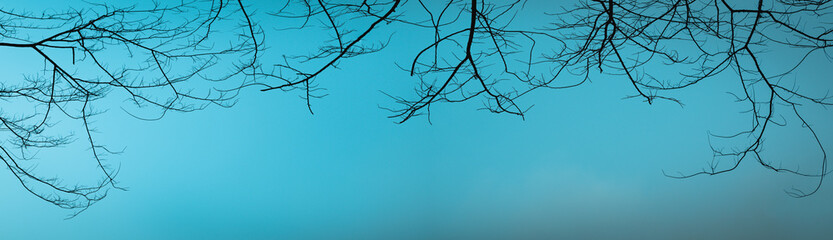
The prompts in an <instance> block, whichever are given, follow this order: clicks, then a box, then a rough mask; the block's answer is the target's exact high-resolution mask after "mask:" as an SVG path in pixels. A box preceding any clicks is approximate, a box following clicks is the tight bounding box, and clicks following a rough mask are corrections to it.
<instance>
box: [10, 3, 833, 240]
mask: <svg viewBox="0 0 833 240" xmlns="http://www.w3.org/2000/svg"><path fill="white" fill-rule="evenodd" d="M259 4H262V3H259ZM542 4H543V5H541V6H539V5H532V6H528V8H529V9H539V8H541V7H543V8H554V6H546V4H544V3H542ZM261 14H262V12H261ZM264 21H265V20H264ZM272 37H273V39H276V40H269V41H275V44H273V45H279V43H278V42H279V41H284V40H287V41H292V40H291V39H290V37H286V38H284V36H272ZM294 37H295V38H292V39H296V40H297V39H304V36H294ZM277 39H280V40H277ZM397 39H400V40H401V41H406V40H407V39H408V35H407V34H404V33H403V34H398V35H395V38H394V40H397ZM391 47H392V49H391V50H390V51H385V52H381V53H378V54H374V55H371V56H369V57H362V58H356V59H351V62H344V63H342V64H341V65H340V66H339V67H340V68H341V69H340V70H335V71H328V72H325V73H324V74H323V75H322V76H320V80H319V83H320V84H322V86H323V87H326V88H327V89H328V91H327V92H328V93H329V94H330V95H329V96H327V97H325V98H323V99H320V100H314V102H313V104H314V105H313V107H314V110H315V112H316V114H315V115H310V114H309V113H308V112H307V109H306V105H305V104H304V103H303V102H302V101H301V100H299V99H298V96H297V93H284V92H280V91H277V92H266V93H261V92H258V91H256V89H250V90H249V91H244V93H243V94H242V95H241V96H240V101H239V102H238V103H237V104H236V105H235V106H234V107H233V108H230V109H221V108H216V107H213V108H209V109H207V110H204V111H199V112H193V113H172V114H169V115H167V116H166V117H165V118H164V119H162V120H160V121H151V122H148V121H141V120H137V119H135V118H132V117H131V116H129V115H128V114H126V113H125V112H123V111H121V110H119V109H118V108H116V109H112V110H111V111H109V112H108V113H106V114H104V115H102V116H99V117H97V118H96V124H97V126H98V130H99V133H98V134H97V137H98V138H99V141H102V142H107V143H108V144H109V145H111V146H115V147H126V149H125V152H124V153H123V154H121V155H117V156H111V157H109V159H110V161H111V163H113V164H114V165H117V164H121V171H120V174H119V175H118V179H119V181H120V182H121V184H122V185H123V186H126V187H128V188H129V189H130V190H129V191H111V192H110V194H109V195H108V197H107V198H106V199H105V200H103V201H101V202H99V203H97V204H96V205H94V206H93V207H91V208H90V209H88V210H87V211H86V212H84V213H82V214H81V215H79V216H77V217H76V218H73V219H69V220H64V217H66V216H67V215H68V214H70V213H71V212H68V211H66V210H62V209H59V208H56V207H53V206H51V205H50V204H48V203H45V202H43V201H41V200H39V199H37V198H36V197H35V196H33V195H31V194H29V193H27V192H25V191H24V189H23V188H22V187H20V186H19V184H18V182H17V181H16V179H14V177H13V176H12V175H10V174H9V173H7V172H0V190H2V192H3V196H2V197H0V212H2V213H3V214H0V239H464V238H467V239H556V238H567V239H753V238H755V239H808V238H819V237H821V238H824V237H827V236H830V235H831V234H833V228H831V227H830V226H831V225H832V224H833V206H831V205H830V202H831V200H833V188H831V185H830V183H825V185H823V186H822V189H821V190H820V191H819V192H818V193H817V194H815V195H813V196H810V197H807V198H804V199H795V198H792V197H789V196H788V195H787V194H785V193H784V190H785V189H789V188H790V187H793V186H795V187H800V188H804V189H806V188H809V187H812V186H813V184H814V181H815V179H808V178H797V177H792V176H787V175H782V174H776V173H773V172H771V171H769V170H766V169H764V168H763V167H762V166H760V165H759V164H758V163H756V162H754V161H751V159H749V160H746V162H744V163H742V164H741V166H740V168H739V169H737V170H736V171H734V172H732V173H729V174H724V175H719V176H701V177H695V178H691V179H685V180H677V179H671V178H668V177H665V176H663V174H662V171H663V170H665V171H667V172H676V171H682V172H693V171H698V170H700V168H701V167H704V166H707V165H706V163H707V162H708V161H710V160H711V154H712V153H711V151H710V149H709V145H708V138H707V132H708V131H712V132H715V133H728V132H735V131H738V130H742V129H744V127H746V126H748V124H747V122H748V115H744V114H740V113H738V112H739V111H741V110H743V108H744V107H745V106H743V105H736V104H735V103H733V102H732V96H731V95H728V94H726V93H725V92H726V91H729V90H727V87H728V85H727V83H725V81H720V79H714V80H712V81H705V82H703V83H702V84H700V85H699V86H695V87H692V88H690V89H688V90H687V92H683V93H680V94H678V95H676V96H678V97H679V98H681V99H682V100H683V101H684V102H685V104H686V105H685V107H684V108H681V107H680V106H678V105H676V104H673V103H668V102H659V103H657V104H654V105H648V104H646V103H644V102H641V101H639V100H633V99H631V100H622V98H623V97H625V96H627V95H632V94H633V93H632V92H631V90H632V89H631V88H630V86H629V85H630V83H629V82H627V81H624V79H622V78H621V77H618V76H617V77H599V78H596V79H593V82H592V83H589V84H586V85H583V86H581V87H578V88H573V89H567V90H559V91H547V90H543V91H539V92H537V93H535V94H532V95H529V96H528V97H526V98H523V99H522V102H521V103H523V104H534V105H535V107H533V108H532V110H531V111H530V112H529V113H528V114H527V116H526V119H525V120H522V119H520V118H518V117H514V116H509V115H495V114H491V113H489V112H487V111H482V110H476V109H477V108H478V107H480V105H479V104H480V102H479V101H478V102H472V103H465V104H452V105H449V104H438V105H435V106H432V116H431V120H432V123H433V124H429V123H428V122H427V121H426V119H425V118H424V117H421V118H415V119H412V120H410V121H409V122H407V123H405V124H401V125H397V124H395V123H394V122H393V121H392V120H391V119H388V118H386V116H387V114H388V112H386V111H384V110H381V109H379V108H378V105H383V106H384V105H390V103H391V100H390V99H389V98H387V97H385V96H384V95H382V94H380V93H379V90H386V91H396V90H397V89H402V88H404V89H409V88H411V87H413V84H414V79H411V78H407V74H406V73H403V72H402V71H400V70H398V69H397V68H396V67H395V65H394V63H393V62H391V61H390V60H389V59H399V60H398V61H400V62H402V61H407V59H409V57H410V55H407V56H404V57H403V56H400V55H397V54H402V52H404V50H402V51H399V50H398V49H397V47H399V48H402V49H406V48H407V45H403V46H391ZM275 48H276V49H279V47H275ZM272 50H274V51H278V50H275V49H272ZM3 51H5V50H0V52H3ZM23 59H25V58H23ZM14 60H15V59H9V58H0V63H2V64H0V65H5V66H6V67H4V69H3V70H4V71H3V72H2V74H3V76H4V77H13V76H17V74H18V73H16V72H10V71H9V69H13V68H14V67H9V66H15V64H19V65H24V64H26V63H25V61H22V60H19V59H18V60H17V61H14ZM32 64H35V65H37V64H42V63H41V62H38V60H36V59H34V58H33V63H32ZM811 64H818V66H819V67H815V68H814V69H817V70H818V72H817V73H812V72H811V73H806V74H818V75H822V74H828V75H829V69H831V68H830V62H813V63H811ZM37 66H40V65H37ZM369 70H372V74H368V72H369ZM825 70H827V71H828V72H824V71H825ZM813 79H815V80H808V82H807V83H806V84H808V85H806V86H807V88H826V89H830V88H833V83H830V82H829V81H827V82H822V80H823V79H820V78H813ZM735 87H736V86H735ZM808 111H814V112H811V115H812V116H813V117H815V118H814V119H815V121H816V123H817V124H818V128H819V129H820V130H819V131H820V136H821V137H822V141H823V143H824V144H825V146H827V147H828V148H830V147H833V142H831V141H833V134H832V133H833V128H831V126H826V125H829V124H826V123H829V119H831V117H833V114H831V111H817V110H811V109H808ZM806 137H807V136H806V135H805V134H804V133H803V132H800V133H796V132H795V131H788V130H777V131H773V134H771V135H768V138H767V139H768V140H767V144H769V145H768V147H766V153H767V154H771V156H778V157H781V158H779V160H780V161H783V162H785V166H787V165H786V164H789V163H790V162H791V161H804V160H805V159H807V158H812V157H814V156H816V155H815V154H816V153H814V152H811V151H814V150H812V148H811V147H808V144H809V143H811V142H809V139H805V138H806ZM830 149H833V148H830ZM54 154H61V153H54ZM39 156H40V157H41V158H43V159H48V158H49V157H50V156H53V157H54V156H55V155H50V154H48V153H45V154H43V155H39Z"/></svg>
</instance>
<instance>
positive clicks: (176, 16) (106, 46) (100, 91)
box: [0, 0, 261, 216]
mask: <svg viewBox="0 0 833 240" xmlns="http://www.w3.org/2000/svg"><path fill="white" fill-rule="evenodd" d="M228 32H233V33H234V34H231V35H229V34H228ZM235 34H237V35H235ZM259 34H260V31H259V29H258V28H257V27H256V26H255V25H254V24H253V23H252V22H251V20H250V19H249V16H248V14H247V13H246V9H245V7H244V4H243V3H242V2H240V1H237V2H233V1H222V0H220V1H192V2H182V3H175V4H163V3H152V4H139V5H135V6H128V7H121V6H111V5H108V4H105V3H102V4H93V3H90V4H89V5H87V6H84V7H82V8H80V10H75V9H73V10H67V11H62V12H56V11H54V10H44V11H27V10H17V9H0V51H5V52H7V53H9V52H15V51H16V52H18V53H23V54H26V53H29V54H34V55H35V56H37V58H40V59H42V60H43V62H44V70H43V71H41V72H39V73H37V74H27V75H23V74H24V73H25V72H22V73H21V74H19V75H16V74H6V75H5V76H4V79H3V82H2V84H0V98H2V99H3V100H4V101H5V104H4V107H3V111H2V112H0V122H2V130H3V134H4V135H5V136H4V137H6V139H7V140H8V141H4V142H3V143H2V144H0V150H2V153H0V159H2V161H3V163H4V164H5V165H6V167H8V169H9V170H11V173H12V174H13V175H14V176H15V177H16V178H17V180H19V181H20V184H22V186H23V187H24V188H25V189H26V190H27V191H29V192H31V193H32V194H34V195H35V196H37V197H39V198H41V199H43V200H45V201H47V202H50V203H52V204H54V205H56V206H58V207H61V208H66V209H75V210H76V211H75V214H78V213H80V212H81V211H83V210H85V209H87V208H88V207H90V206H91V205H92V204H94V203H95V202H97V201H99V200H101V199H102V198H104V197H105V196H106V195H107V192H108V191H109V190H110V189H124V188H122V187H121V186H120V185H118V182H117V181H116V180H115V177H116V175H117V174H118V168H114V167H112V166H110V165H109V164H107V163H106V162H105V160H104V158H105V156H106V155H108V154H112V153H114V151H112V150H111V149H108V148H107V147H105V146H104V145H103V144H100V143H99V142H98V141H96V137H95V131H94V126H93V123H92V119H94V117H95V116H96V115H97V114H98V113H101V112H103V110H98V109H99V108H97V107H98V106H102V107H101V109H104V110H106V108H108V107H112V106H113V104H107V102H108V99H109V102H118V101H117V100H115V101H114V100H113V97H109V98H108V96H111V95H116V96H119V97H122V96H124V97H126V98H127V102H129V103H128V104H127V106H122V105H118V106H119V107H121V108H124V109H126V110H127V111H128V113H130V114H131V115H133V116H135V117H137V118H140V119H146V120H155V119H159V118H161V117H162V116H164V115H165V114H166V113H167V112H169V111H178V112H190V111H194V110H199V109H203V108H205V107H207V106H209V105H216V106H220V107H228V106H231V105H232V104H233V103H234V96H235V95H236V94H237V93H238V92H239V90H240V89H241V88H242V87H244V86H246V84H248V82H247V80H246V78H244V76H243V75H242V74H241V73H242V71H245V70H247V69H253V68H254V66H255V62H256V56H257V54H258V50H259V48H260V46H259V43H258V41H259V40H258V39H257V38H259V37H261V36H259ZM18 77H22V78H18ZM206 83H207V84H206ZM131 106H132V107H131ZM142 109H146V110H143V111H141V110H142ZM148 110H149V111H151V112H148ZM73 128H77V129H78V130H80V131H79V132H82V133H83V134H80V135H81V136H77V138H80V139H82V140H81V141H82V142H86V143H85V144H83V145H86V146H83V145H81V146H73V145H71V144H72V143H73V142H74V141H73V140H74V139H75V138H76V137H75V136H74V135H73V134H72V131H70V130H71V129H73ZM62 146H72V147H74V148H86V149H87V150H86V151H85V152H86V153H87V154H88V155H87V156H88V158H89V159H90V161H93V162H94V163H95V166H97V168H98V172H99V173H100V176H98V178H99V180H98V182H96V183H92V184H84V183H79V184H75V185H72V184H62V181H65V180H73V179H62V178H50V177H44V176H43V175H41V174H39V173H38V171H36V169H35V168H34V166H36V165H37V163H38V162H40V161H39V160H38V159H37V158H35V157H34V154H35V153H36V152H38V151H39V150H41V149H47V148H58V147H62ZM65 157H66V158H67V160H70V161H74V162H76V163H78V164H83V162H78V161H76V160H73V159H74V158H75V157H77V156H72V155H67V156H65ZM73 216H74V215H73Z"/></svg>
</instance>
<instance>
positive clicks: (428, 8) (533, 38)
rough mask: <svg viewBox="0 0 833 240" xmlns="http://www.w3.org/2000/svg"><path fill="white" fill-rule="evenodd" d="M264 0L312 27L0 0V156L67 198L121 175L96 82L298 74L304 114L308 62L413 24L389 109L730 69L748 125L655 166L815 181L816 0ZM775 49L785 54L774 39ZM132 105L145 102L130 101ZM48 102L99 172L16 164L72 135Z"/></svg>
mask: <svg viewBox="0 0 833 240" xmlns="http://www.w3.org/2000/svg"><path fill="white" fill-rule="evenodd" d="M278 5H279V6H277V7H275V8H269V9H263V10H264V11H265V12H266V14H267V15H264V16H258V17H259V20H260V21H262V22H264V23H267V25H269V27H270V28H275V29H276V30H277V31H279V32H281V33H286V34H301V33H303V32H305V31H320V30H321V29H323V31H326V34H328V35H327V36H328V37H325V38H324V39H313V38H310V39H305V40H309V41H318V42H320V45H319V47H318V48H317V49H316V50H314V51H312V52H311V53H309V54H306V55H298V56H284V57H283V58H282V61H281V62H275V63H273V62H265V60H263V59H262V58H260V56H263V55H273V56H276V55H283V54H282V53H279V52H267V51H266V50H267V48H266V47H265V45H266V44H264V36H265V34H264V33H263V31H262V30H261V28H260V26H259V25H258V24H257V21H254V19H253V18H252V17H251V16H252V15H251V12H252V11H248V12H247V10H248V9H247V7H246V5H245V4H244V3H243V2H242V1H241V0H238V1H236V2H235V1H228V0H227V1H223V0H214V1H196V2H186V3H181V4H175V5H165V4H151V5H148V6H133V7H126V8H117V7H114V6H110V5H106V4H92V5H90V6H89V8H87V9H82V10H70V11H66V12H49V11H44V12H43V13H32V12H27V11H18V10H7V9H0V49H4V50H5V49H21V50H25V51H29V52H34V53H36V54H37V56H39V57H40V58H42V59H43V60H44V62H45V66H46V69H45V70H44V71H43V72H41V73H40V74H36V75H30V76H27V77H25V78H22V79H19V80H17V81H13V80H4V82H3V85H2V88H0V97H1V98H3V99H4V100H7V102H8V103H10V104H14V105H15V106H23V105H25V106H27V107H23V108H22V109H20V111H22V113H20V114H18V113H11V112H8V111H6V109H7V108H5V107H4V112H2V113H0V120H2V123H3V127H2V129H3V130H7V131H6V134H7V136H8V138H9V139H10V141H8V142H6V143H3V145H0V150H2V154H0V158H2V160H3V161H4V163H5V164H6V165H7V167H8V168H9V169H10V170H11V172H12V173H13V174H14V176H16V177H17V179H18V180H20V182H21V184H22V185H23V186H24V187H25V188H26V190H28V191H30V192H32V193H33V194H35V195H36V196H38V197H40V198H42V199H44V200H46V201H48V202H51V203H53V204H55V205H57V206H59V207H62V208H69V209H81V210H83V209H86V208H88V207H89V206H90V205H91V204H93V203H95V202H96V201H98V200H100V199H102V198H103V197H104V196H105V195H106V193H107V191H108V190H109V189H113V188H116V189H119V188H120V187H119V186H118V185H117V182H116V181H115V180H114V177H115V175H116V174H117V172H118V171H117V170H114V169H113V168H111V167H109V166H108V165H107V164H106V163H105V162H104V161H103V160H102V156H103V155H105V154H108V153H112V152H113V151H110V150H109V149H107V148H106V147H104V146H103V145H101V144H98V143H97V142H96V141H94V139H95V138H94V134H93V133H94V131H93V130H92V128H91V126H90V121H89V119H90V118H92V117H94V116H95V115H96V114H97V113H99V112H100V111H96V110H94V109H93V107H94V105H95V104H96V103H99V102H104V101H102V100H104V99H105V97H106V96H108V95H112V94H122V95H125V96H127V98H128V99H129V101H130V102H131V103H132V106H134V107H133V108H132V110H128V112H130V113H131V114H133V115H134V116H136V117H137V118H141V119H151V120H153V119H159V118H161V117H162V116H164V115H165V113H166V112H168V111H180V112H188V111H193V110H198V109H202V108H205V107H207V106H209V105H217V106H221V107H228V106H230V105H231V104H233V103H234V97H235V96H236V94H237V93H239V91H240V90H241V89H243V88H244V87H249V86H254V87H260V90H261V91H276V90H281V91H293V92H294V91H297V92H299V93H300V95H301V97H302V98H303V99H304V102H305V104H306V106H307V108H308V109H309V111H310V113H313V109H314V107H313V104H312V101H311V100H312V99H316V98H322V97H324V96H325V95H326V89H325V88H323V87H321V85H322V84H326V82H327V79H323V78H322V77H321V76H322V75H321V74H322V73H324V72H327V71H338V69H337V68H338V66H339V64H341V63H344V62H345V61H349V60H351V59H353V58H356V57H360V56H364V55H369V54H373V53H377V52H380V51H384V50H386V47H387V46H388V45H389V44H390V43H391V39H392V37H391V36H392V34H394V33H395V32H401V31H407V32H409V33H411V34H415V35H419V36H420V38H414V39H412V40H413V42H412V43H408V44H411V45H409V46H410V47H412V49H413V51H412V53H402V54H398V55H397V57H399V56H402V57H403V59H393V60H395V61H396V62H397V64H398V66H399V67H400V68H401V69H402V70H403V71H406V72H407V73H408V74H409V75H410V76H411V77H412V78H413V79H414V80H415V82H416V86H415V88H414V95H412V96H399V95H394V94H389V93H385V94H387V96H389V97H390V98H391V99H392V101H393V103H394V106H392V107H383V109H385V110H387V111H390V113H391V114H390V116H389V117H390V118H391V119H394V120H395V121H396V122H398V123H404V122H406V121H408V120H411V119H413V118H414V117H417V116H421V115H426V116H428V121H430V113H431V106H432V105H435V104H444V103H461V102H469V101H477V100H479V101H482V102H483V109H485V110H487V111H490V112H494V113H503V114H509V115H515V116H519V117H521V118H524V117H525V116H526V114H527V113H528V111H529V109H530V106H531V104H529V103H523V97H524V96H526V95H528V94H529V93H531V92H534V91H541V90H543V89H569V88H574V87H577V86H581V85H584V84H586V83H587V82H589V80H590V79H593V78H611V79H615V80H621V81H626V82H627V83H628V86H629V88H628V89H622V93H623V94H624V95H626V96H627V97H626V99H635V100H641V101H644V102H646V103H648V104H654V103H658V102H667V103H672V104H678V105H679V106H684V104H683V101H682V99H680V98H679V97H678V96H677V95H678V93H679V92H680V91H683V90H686V89H690V88H691V87H692V86H695V85H700V83H702V82H706V81H709V80H712V79H728V80H726V81H729V80H731V81H733V82H734V85H736V88H734V89H726V92H728V93H729V94H731V95H732V96H734V97H735V98H736V100H737V102H740V103H743V104H746V106H747V109H748V110H747V111H744V112H742V113H741V114H746V115H748V116H749V124H750V125H749V127H748V128H747V129H741V130H738V131H737V132H735V133H731V134H725V135H718V134H713V135H711V137H710V139H711V140H712V141H710V145H711V146H712V150H713V152H714V158H713V159H712V161H711V163H710V164H709V165H708V166H707V167H706V168H704V169H703V170H702V171H696V172H693V173H679V174H667V176H669V177H674V178H688V177H693V176H697V175H714V174H720V173H726V172H730V171H732V170H735V169H736V168H737V167H738V166H739V164H740V163H741V162H742V161H744V160H747V161H757V162H758V163H760V165H762V166H764V167H765V168H767V169H769V170H773V171H775V172H783V173H789V174H795V175H800V176H805V177H812V178H817V179H818V184H817V185H815V186H814V187H813V188H811V189H809V190H799V189H792V190H790V191H788V193H789V194H790V195H791V196H794V197H804V196H808V195H811V194H813V193H815V192H817V191H818V190H819V188H820V186H821V184H822V182H823V179H824V177H825V175H826V174H828V173H829V170H828V169H827V155H826V151H825V148H824V147H823V144H822V141H823V138H822V137H821V136H820V135H819V134H817V132H816V128H814V126H813V123H812V122H811V121H810V120H809V119H808V118H805V114H804V111H806V109H807V108H813V107H826V106H829V105H833V101H831V99H830V96H829V95H827V94H826V93H824V91H821V92H819V90H818V89H806V88H805V89H802V88H801V86H802V84H805V85H806V84H807V83H808V82H813V81H818V80H820V79H815V78H809V79H805V78H801V79H799V78H798V77H796V75H797V74H799V73H800V72H802V71H807V68H809V67H808V62H811V61H822V62H824V61H826V62H827V63H829V62H830V61H831V59H833V57H831V56H830V55H829V54H828V53H827V52H826V51H827V49H828V48H830V47H831V46H833V44H831V42H833V27H831V26H833V25H831V24H829V20H831V19H830V17H831V13H833V10H831V7H833V6H832V5H833V3H831V2H830V1H825V0H817V1H811V0H800V1H799V0H768V1H763V0H759V1H757V2H752V1H726V0H676V1H658V0H618V1H617V0H586V1H579V2H578V3H577V5H574V6H570V7H565V8H563V9H561V10H560V11H557V12H552V13H547V18H546V20H547V21H544V22H538V23H537V24H538V26H532V27H530V26H529V25H530V24H516V23H515V21H516V20H517V19H518V18H519V16H520V15H523V14H525V13H527V12H528V11H534V10H535V9H530V8H529V7H528V6H527V2H526V1H524V0H516V1H482V0H480V1H479V0H448V1H441V2H440V1H423V0H416V1H404V0H379V1H367V0H365V1H324V0H317V1H306V0H303V1H287V2H286V3H280V4H278ZM221 29H222V30H221ZM227 32H232V33H233V34H232V35H224V34H225V33H227ZM221 33H223V34H221ZM270 36H272V35H270ZM275 36H276V38H280V35H275ZM313 36H314V35H313ZM779 51H780V52H787V53H788V54H787V55H788V56H790V57H783V56H781V55H777V54H775V53H773V52H779ZM114 54H120V55H118V56H117V57H113V56H114ZM124 56H127V57H124ZM785 56H786V55H785ZM262 62H263V63H262ZM229 63H230V64H231V67H229V66H228V64H229ZM229 69H230V70H229ZM369 70H372V69H369ZM810 70H812V69H810ZM200 80H207V81H200ZM822 80H823V79H822ZM206 83H209V84H206ZM143 109H150V110H151V111H155V115H152V116H150V117H148V116H145V115H147V114H148V113H147V112H142V111H140V110H143ZM143 114H144V115H143ZM59 117H60V118H62V119H64V120H68V121H70V122H74V123H76V124H78V125H79V126H81V128H82V130H83V132H84V136H83V139H84V140H85V142H87V143H88V144H87V147H88V149H89V154H90V156H91V158H92V159H93V161H94V162H95V163H96V165H97V167H98V168H99V169H100V172H101V181H99V182H98V183H96V184H89V185H80V186H73V187H71V186H66V185H61V184H59V180H58V179H57V178H45V177H40V176H39V175H37V174H35V173H34V170H33V169H32V168H31V166H32V165H31V164H29V165H25V164H23V162H25V161H23V160H27V159H33V158H32V154H33V153H34V152H36V151H37V150H38V149H43V148H55V147H58V146H63V145H67V144H69V143H71V142H72V141H71V140H72V138H71V137H70V136H71V135H67V134H62V133H53V132H50V131H48V130H50V129H55V128H56V127H55V126H56V124H57V123H58V122H61V121H59V120H58V118H59ZM787 119H791V120H790V122H791V123H792V124H793V125H794V124H798V125H800V126H801V127H802V128H803V129H804V130H806V131H807V132H808V136H810V137H811V138H812V139H813V140H814V142H815V143H817V144H818V149H819V151H820V153H821V157H820V159H819V160H818V163H819V164H818V165H817V166H818V167H814V168H811V169H810V170H807V169H805V170H802V171H799V169H798V168H797V167H795V168H785V167H781V166H780V165H777V164H774V162H773V161H772V160H770V159H768V158H764V156H763V155H762V154H761V152H762V149H763V147H764V146H765V144H764V143H765V142H764V139H765V137H766V136H767V135H768V134H771V132H772V129H773V128H776V127H786V126H787V125H788V121H787ZM60 124H68V123H67V122H61V123H60ZM711 142H715V143H714V144H711ZM717 142H728V143H729V144H728V145H727V146H720V144H718V143H717Z"/></svg>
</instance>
